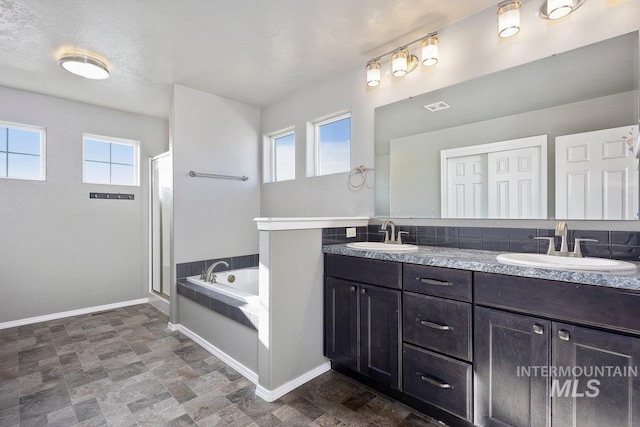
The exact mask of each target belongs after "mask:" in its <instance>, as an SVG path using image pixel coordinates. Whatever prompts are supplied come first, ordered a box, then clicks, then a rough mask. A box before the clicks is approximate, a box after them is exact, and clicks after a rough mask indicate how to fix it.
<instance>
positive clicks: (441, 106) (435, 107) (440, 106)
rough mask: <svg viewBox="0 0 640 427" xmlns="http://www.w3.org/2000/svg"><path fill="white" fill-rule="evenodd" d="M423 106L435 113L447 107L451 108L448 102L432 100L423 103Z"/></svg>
mask: <svg viewBox="0 0 640 427" xmlns="http://www.w3.org/2000/svg"><path fill="white" fill-rule="evenodd" d="M424 108H426V109H427V110H429V111H431V112H432V113H435V112H436V111H440V110H446V109H447V108H451V106H450V105H449V104H447V103H446V102H444V101H438V102H434V103H433V104H429V105H425V106H424Z"/></svg>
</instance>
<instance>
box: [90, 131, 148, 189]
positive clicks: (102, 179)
mask: <svg viewBox="0 0 640 427" xmlns="http://www.w3.org/2000/svg"><path fill="white" fill-rule="evenodd" d="M139 150H140V143H139V142H138V141H131V140H128V139H119V138H110V137H105V136H97V135H87V134H84V135H82V152H83V156H82V158H83V162H82V182H84V183H86V184H111V185H140V184H139V181H140V180H139V177H140V166H139V157H140V154H139Z"/></svg>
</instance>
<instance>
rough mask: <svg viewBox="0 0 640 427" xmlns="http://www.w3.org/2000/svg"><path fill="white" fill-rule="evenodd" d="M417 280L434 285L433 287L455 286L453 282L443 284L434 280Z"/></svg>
mask: <svg viewBox="0 0 640 427" xmlns="http://www.w3.org/2000/svg"><path fill="white" fill-rule="evenodd" d="M416 280H417V281H419V282H422V283H425V284H427V285H433V286H451V285H453V283H451V282H441V281H440V280H433V279H427V278H424V277H416Z"/></svg>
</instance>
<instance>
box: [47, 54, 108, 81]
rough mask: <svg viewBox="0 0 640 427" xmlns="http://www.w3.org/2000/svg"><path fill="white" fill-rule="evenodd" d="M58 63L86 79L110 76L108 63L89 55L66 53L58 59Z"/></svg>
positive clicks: (100, 78)
mask: <svg viewBox="0 0 640 427" xmlns="http://www.w3.org/2000/svg"><path fill="white" fill-rule="evenodd" d="M58 64H60V66H61V67H62V68H64V69H65V70H67V71H68V72H70V73H73V74H76V75H78V76H81V77H84V78H86V79H92V80H104V79H106V78H108V77H109V69H108V68H107V66H106V64H105V63H104V62H102V61H100V60H98V59H96V58H93V57H91V56H88V55H83V54H77V53H73V54H66V55H63V56H61V57H60V59H58Z"/></svg>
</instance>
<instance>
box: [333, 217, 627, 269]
mask: <svg viewBox="0 0 640 427" xmlns="http://www.w3.org/2000/svg"><path fill="white" fill-rule="evenodd" d="M396 230H398V231H406V232H408V234H404V235H403V236H402V241H403V242H404V243H413V244H417V245H426V246H444V247H449V248H459V249H482V250H488V251H502V252H529V253H546V252H547V247H548V242H547V241H546V240H535V239H534V237H553V236H554V230H551V229H542V228H495V227H435V226H416V225H396ZM576 238H582V239H595V240H597V242H583V243H582V253H583V254H584V255H585V256H592V257H598V258H613V259H619V260H626V261H640V232H636V231H603V230H569V234H568V236H567V242H568V246H569V250H570V251H572V250H573V243H574V239H576ZM383 240H384V233H380V225H369V226H368V227H357V229H356V237H353V238H347V236H346V232H345V228H344V227H341V228H325V229H323V230H322V244H323V245H331V244H336V243H348V242H363V241H372V242H381V241H383ZM555 242H556V246H557V248H558V249H559V248H560V237H555Z"/></svg>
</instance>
